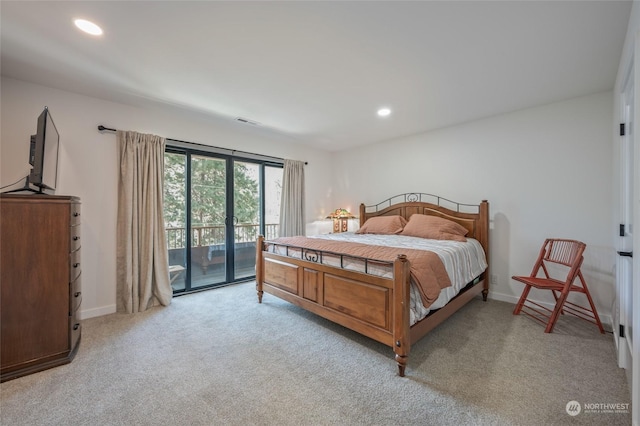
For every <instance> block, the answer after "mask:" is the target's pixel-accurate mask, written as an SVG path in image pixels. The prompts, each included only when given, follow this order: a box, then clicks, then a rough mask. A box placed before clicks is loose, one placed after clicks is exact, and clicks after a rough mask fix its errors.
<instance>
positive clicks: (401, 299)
mask: <svg viewBox="0 0 640 426" xmlns="http://www.w3.org/2000/svg"><path fill="white" fill-rule="evenodd" d="M410 279H411V277H410V272H409V260H408V259H407V256H405V255H404V254H400V255H398V257H397V259H396V260H395V262H393V301H392V303H393V319H392V321H393V328H392V330H393V352H395V354H396V363H397V364H398V375H399V376H400V377H404V371H405V368H406V366H407V359H408V357H409V350H410V349H411V340H410V335H409V309H410V303H411V302H410V297H411V293H410V290H409V285H410Z"/></svg>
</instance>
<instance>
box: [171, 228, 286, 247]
mask: <svg viewBox="0 0 640 426" xmlns="http://www.w3.org/2000/svg"><path fill="white" fill-rule="evenodd" d="M278 229H279V225H278V224H277V223H269V224H266V225H265V226H264V230H265V238H266V239H273V238H276V237H277V236H278ZM191 230H192V235H191V245H192V246H193V247H198V246H214V245H224V244H225V243H226V241H225V226H224V225H212V226H194V227H192V228H191ZM166 231H167V247H168V249H169V250H172V249H182V248H185V246H186V241H187V239H186V229H185V228H166ZM259 233H260V225H258V224H255V223H247V224H239V225H235V226H234V237H235V242H236V243H249V242H255V241H256V240H257V239H258V234H259Z"/></svg>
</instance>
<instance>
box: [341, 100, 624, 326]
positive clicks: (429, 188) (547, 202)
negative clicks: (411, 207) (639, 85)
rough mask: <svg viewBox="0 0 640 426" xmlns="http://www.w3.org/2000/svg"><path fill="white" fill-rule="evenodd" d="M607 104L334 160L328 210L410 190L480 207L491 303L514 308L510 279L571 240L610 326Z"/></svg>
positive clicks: (578, 104)
mask: <svg viewBox="0 0 640 426" xmlns="http://www.w3.org/2000/svg"><path fill="white" fill-rule="evenodd" d="M612 102H613V96H612V92H604V93H598V94H594V95H591V96H587V97H582V98H578V99H573V100H570V101H566V102H561V103H555V104H551V105H546V106H542V107H538V108H532V109H527V110H522V111H517V112H513V113H509V114H504V115H500V116H495V117H491V118H487V119H484V120H479V121H475V122H470V123H467V124H463V125H459V126H455V127H450V128H445V129H441V130H437V131H433V132H429V133H425V134H420V135H416V136H413V137H406V138H402V139H398V140H393V141H388V142H384V143H378V144H375V145H370V146H367V147H366V148H359V149H353V150H349V151H344V152H340V153H334V155H333V160H334V179H333V188H332V190H333V193H334V194H335V197H334V200H333V201H334V205H336V206H341V207H343V206H349V207H354V210H356V211H357V209H355V207H357V206H358V204H359V203H360V202H365V203H366V204H375V203H377V202H379V201H382V200H384V199H386V198H388V197H390V196H393V195H396V194H400V193H404V192H414V191H415V192H427V193H432V194H436V195H441V196H444V197H446V198H449V199H451V200H454V201H459V202H463V203H477V202H479V201H481V200H483V199H487V200H489V202H490V210H491V212H490V213H491V234H490V245H491V253H490V256H491V259H490V262H491V274H492V275H496V276H497V285H493V286H492V287H491V289H490V293H489V296H490V297H492V298H495V299H500V300H506V301H510V302H513V303H515V302H516V301H517V297H519V296H520V293H521V290H522V286H521V285H519V284H518V283H516V282H514V281H513V280H511V279H510V277H511V276H512V275H528V274H529V273H530V272H531V268H532V266H533V262H534V261H535V259H536V256H537V254H538V251H539V249H540V247H541V245H542V242H543V241H544V239H545V238H548V237H558V238H572V239H578V240H582V241H584V242H585V243H586V244H587V250H586V254H585V263H584V267H583V272H584V273H585V276H586V279H587V282H588V285H589V286H590V290H591V292H592V293H593V296H594V299H595V301H596V305H597V308H598V310H599V313H600V314H601V316H603V317H605V318H603V319H610V318H609V315H610V311H611V304H612V297H613V291H614V282H613V275H612V274H613V267H614V249H613V247H612V235H613V232H614V230H612V229H611V224H612V197H611V187H612V169H611V164H612V150H611V143H612V135H611V123H612ZM390 119H393V117H390ZM540 300H542V301H551V300H552V299H551V298H550V297H548V298H540Z"/></svg>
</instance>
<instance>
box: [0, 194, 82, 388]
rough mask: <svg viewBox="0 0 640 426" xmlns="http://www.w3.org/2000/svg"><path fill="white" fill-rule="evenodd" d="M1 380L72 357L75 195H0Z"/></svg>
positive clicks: (76, 281) (76, 291)
mask: <svg viewBox="0 0 640 426" xmlns="http://www.w3.org/2000/svg"><path fill="white" fill-rule="evenodd" d="M0 259H1V263H0V286H1V292H0V321H1V323H0V324H1V330H0V340H1V344H0V352H1V353H0V381H3V382H4V381H6V380H11V379H15V378H17V377H20V376H24V375H27V374H31V373H35V372H37V371H41V370H45V369H47V368H51V367H56V366H59V365H62V364H67V363H69V362H71V360H72V359H73V357H74V356H75V354H76V352H77V351H78V345H79V343H80V332H81V326H80V321H79V320H78V318H77V314H78V308H79V307H80V302H81V300H82V296H81V292H80V287H81V286H80V271H81V268H80V200H79V199H78V198H77V197H67V196H53V195H40V194H34V195H17V194H2V195H1V196H0Z"/></svg>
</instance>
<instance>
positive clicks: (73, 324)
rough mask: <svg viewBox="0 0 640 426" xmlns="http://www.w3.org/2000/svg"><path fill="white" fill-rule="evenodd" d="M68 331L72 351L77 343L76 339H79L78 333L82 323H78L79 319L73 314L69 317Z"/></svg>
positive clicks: (80, 330)
mask: <svg viewBox="0 0 640 426" xmlns="http://www.w3.org/2000/svg"><path fill="white" fill-rule="evenodd" d="M69 332H70V334H71V335H70V337H71V339H70V340H71V341H70V342H69V343H70V344H71V348H70V349H71V352H72V353H73V352H74V351H75V348H76V346H77V345H78V340H80V333H81V332H82V324H80V320H78V318H77V317H76V316H75V315H73V316H71V317H69Z"/></svg>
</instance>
